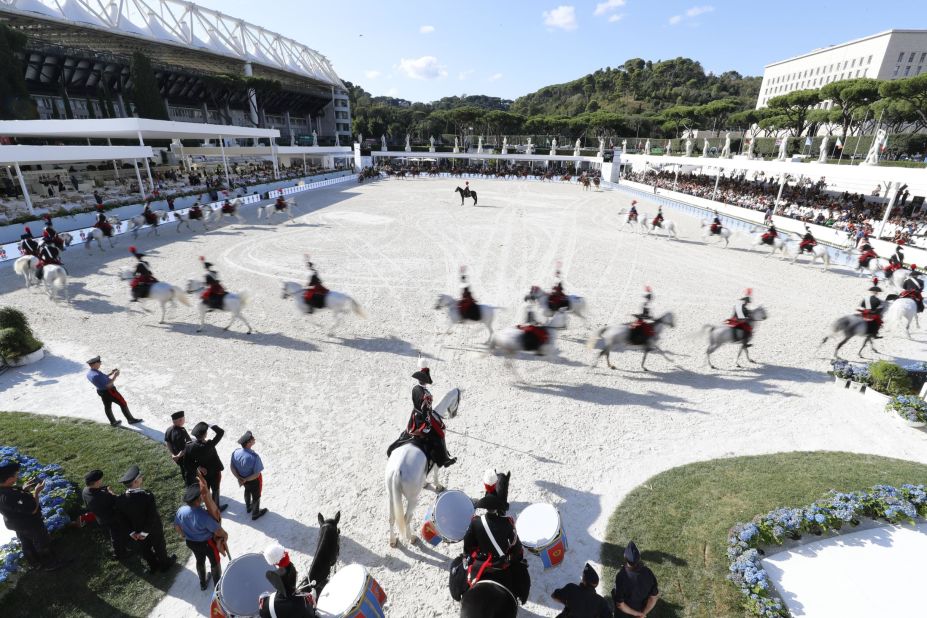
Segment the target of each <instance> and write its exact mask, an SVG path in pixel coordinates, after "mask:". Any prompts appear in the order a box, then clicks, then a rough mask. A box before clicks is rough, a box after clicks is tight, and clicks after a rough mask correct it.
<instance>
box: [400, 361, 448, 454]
mask: <svg viewBox="0 0 927 618" xmlns="http://www.w3.org/2000/svg"><path fill="white" fill-rule="evenodd" d="M412 377H413V378H415V379H416V380H418V384H416V385H415V386H414V387H412V414H411V415H410V416H409V422H408V423H407V424H406V428H405V430H404V431H403V432H402V433H401V434H400V435H399V438H398V439H397V440H396V441H395V442H393V443H392V444H391V445H390V446H389V448H388V449H386V456H387V457H389V455H390V454H391V453H392V452H393V450H394V449H396V448H397V447H399V446H401V445H403V444H405V443H407V442H410V441H411V442H412V443H413V444H415V445H416V446H417V447H418V448H420V449H421V450H422V451H423V452H424V453H425V455H426V456H427V457H428V459H429V460H431V462H432V463H434V464H435V465H436V466H439V467H441V468H446V467H448V466H452V465H454V464H455V463H456V462H457V458H456V457H451V456H450V455H448V452H447V443H446V442H445V425H444V421H443V420H442V419H441V416H440V415H439V414H438V413H437V412H435V411H434V410H433V409H432V407H431V406H432V402H433V401H434V399H433V397H432V396H431V391H429V390H428V385H429V384H431V383H432V379H431V370H430V369H429V368H428V367H427V366H423V367H422V368H421V369H419V370H418V371H416V372H415V373H413V374H412Z"/></svg>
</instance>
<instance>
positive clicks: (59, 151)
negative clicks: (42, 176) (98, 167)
mask: <svg viewBox="0 0 927 618" xmlns="http://www.w3.org/2000/svg"><path fill="white" fill-rule="evenodd" d="M152 156H154V154H153V153H152V151H151V147H150V146H0V165H8V164H11V163H18V164H20V165H35V164H46V163H86V162H87V161H110V160H113V159H115V160H117V161H121V160H129V159H149V158H151V157H152Z"/></svg>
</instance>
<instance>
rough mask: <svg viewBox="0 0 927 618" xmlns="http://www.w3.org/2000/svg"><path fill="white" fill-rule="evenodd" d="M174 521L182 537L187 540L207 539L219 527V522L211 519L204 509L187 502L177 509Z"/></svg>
mask: <svg viewBox="0 0 927 618" xmlns="http://www.w3.org/2000/svg"><path fill="white" fill-rule="evenodd" d="M174 523H175V524H177V525H178V526H180V530H181V531H182V532H183V535H184V537H186V539H187V540H189V541H208V540H209V539H211V538H212V535H213V534H214V533H215V532H216V530H218V529H219V522H217V521H216V520H215V519H213V518H212V516H211V515H210V514H209V513H207V512H206V509H204V508H202V507H192V506H190V505H189V504H185V505H183V506H182V507H180V508H179V509H177V515H176V516H175V517H174Z"/></svg>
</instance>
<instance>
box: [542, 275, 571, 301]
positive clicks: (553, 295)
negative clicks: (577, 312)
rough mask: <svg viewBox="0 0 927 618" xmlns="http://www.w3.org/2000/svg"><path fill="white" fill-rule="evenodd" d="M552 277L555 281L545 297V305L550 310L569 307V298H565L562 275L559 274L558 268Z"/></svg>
mask: <svg viewBox="0 0 927 618" xmlns="http://www.w3.org/2000/svg"><path fill="white" fill-rule="evenodd" d="M554 277H555V278H556V280H557V281H556V283H554V287H553V288H552V289H551V291H550V296H548V297H547V306H548V307H550V310H551V311H559V310H560V309H562V308H563V309H569V308H570V299H569V298H567V295H566V292H564V291H563V277H562V276H561V275H560V269H559V268H558V269H557V271H556V273H555V274H554Z"/></svg>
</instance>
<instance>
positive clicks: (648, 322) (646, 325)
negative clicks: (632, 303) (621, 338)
mask: <svg viewBox="0 0 927 618" xmlns="http://www.w3.org/2000/svg"><path fill="white" fill-rule="evenodd" d="M652 301H653V290H652V289H651V288H650V286H649V285H648V286H647V287H646V288H644V304H643V305H642V306H641V310H640V313H635V314H633V315H634V318H635V320H634V323H633V324H631V333H630V335H631V340H632V343H637V342H640V343H643V342H644V341H646V340H648V339H650V338H651V337H653V335H654V331H653V317H652V316H651V315H650V303H651V302H652Z"/></svg>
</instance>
